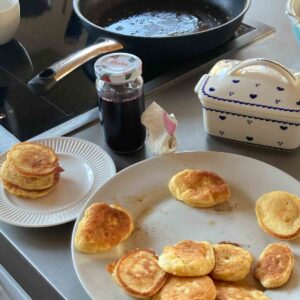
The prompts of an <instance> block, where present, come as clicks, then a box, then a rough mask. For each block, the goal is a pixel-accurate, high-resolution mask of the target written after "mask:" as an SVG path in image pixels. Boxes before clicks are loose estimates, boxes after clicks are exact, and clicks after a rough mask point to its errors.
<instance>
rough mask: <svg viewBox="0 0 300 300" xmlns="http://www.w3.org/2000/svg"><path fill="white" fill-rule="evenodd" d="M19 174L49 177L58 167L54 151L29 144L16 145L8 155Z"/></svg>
mask: <svg viewBox="0 0 300 300" xmlns="http://www.w3.org/2000/svg"><path fill="white" fill-rule="evenodd" d="M7 159H8V160H10V161H11V162H12V163H13V165H14V168H15V169H16V170H17V172H18V173H19V174H20V175H22V176H29V177H39V176H47V175H49V174H51V173H52V172H54V170H55V169H56V168H57V167H58V158H57V156H56V154H55V153H54V151H53V149H51V148H49V147H47V146H43V145H39V144H34V143H29V142H24V143H18V144H16V145H14V146H13V147H12V148H11V149H10V150H9V151H8V153H7Z"/></svg>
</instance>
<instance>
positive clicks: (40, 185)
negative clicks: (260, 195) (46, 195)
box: [0, 160, 57, 190]
mask: <svg viewBox="0 0 300 300" xmlns="http://www.w3.org/2000/svg"><path fill="white" fill-rule="evenodd" d="M56 173H57V172H56V171H54V172H53V173H51V174H49V175H47V176H43V177H28V176H22V175H20V174H19V173H18V172H17V171H16V169H15V167H14V165H13V163H12V162H11V161H9V160H6V161H5V162H4V163H3V164H2V167H1V171H0V174H1V178H2V179H3V180H5V182H7V183H10V184H12V185H15V186H17V187H19V188H21V189H26V190H44V189H47V188H50V187H52V186H53V185H54V183H55V176H56Z"/></svg>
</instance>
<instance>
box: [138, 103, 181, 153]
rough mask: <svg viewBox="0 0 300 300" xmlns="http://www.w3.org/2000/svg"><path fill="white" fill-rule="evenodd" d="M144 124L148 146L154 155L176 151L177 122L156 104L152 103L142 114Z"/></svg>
mask: <svg viewBox="0 0 300 300" xmlns="http://www.w3.org/2000/svg"><path fill="white" fill-rule="evenodd" d="M142 123H143V124H144V126H145V127H146V129H147V141H146V142H147V145H148V146H149V148H150V150H151V152H152V153H153V154H154V155H161V154H167V153H172V152H175V151H176V148H177V141H176V136H175V132H176V128H177V125H178V123H177V120H176V118H175V116H174V115H173V114H170V115H169V114H168V113H167V112H166V111H165V110H164V109H163V108H162V107H161V106H159V105H158V104H157V103H156V102H152V103H151V104H150V105H149V106H148V108H147V109H146V110H145V111H144V113H143V114H142Z"/></svg>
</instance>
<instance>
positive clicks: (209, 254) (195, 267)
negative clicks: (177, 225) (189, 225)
mask: <svg viewBox="0 0 300 300" xmlns="http://www.w3.org/2000/svg"><path fill="white" fill-rule="evenodd" d="M158 263H159V266H160V267H161V268H162V269H163V270H164V271H166V272H167V273H170V274H173V275H176V276H203V275H207V274H209V273H210V272H211V271H212V270H213V268H214V266H215V256H214V251H213V248H212V246H211V245H210V244H209V243H207V242H194V241H181V242H179V243H177V244H176V245H174V246H166V247H164V249H163V253H162V254H161V255H160V256H159V260H158Z"/></svg>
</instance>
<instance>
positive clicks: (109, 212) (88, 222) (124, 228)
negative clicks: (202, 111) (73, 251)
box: [75, 203, 134, 253]
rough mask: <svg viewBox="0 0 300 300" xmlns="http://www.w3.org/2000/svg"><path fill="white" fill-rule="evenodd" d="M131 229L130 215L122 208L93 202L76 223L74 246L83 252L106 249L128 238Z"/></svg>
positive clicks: (132, 227) (132, 226)
mask: <svg viewBox="0 0 300 300" xmlns="http://www.w3.org/2000/svg"><path fill="white" fill-rule="evenodd" d="M133 229H134V225H133V220H132V217H131V215H130V214H129V213H128V212H127V211H126V210H125V209H124V208H122V207H120V206H116V205H108V204H106V203H93V204H92V205H91V206H89V207H88V208H87V209H86V211H85V215H84V217H83V218H82V220H81V221H80V222H79V224H78V228H77V231H76V235H75V246H76V248H77V249H78V250H79V251H82V252H85V253H96V252H101V251H107V250H109V249H111V248H112V247H114V246H116V245H117V244H119V243H120V242H122V241H124V240H126V239H128V237H129V236H130V235H131V233H132V231H133Z"/></svg>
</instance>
